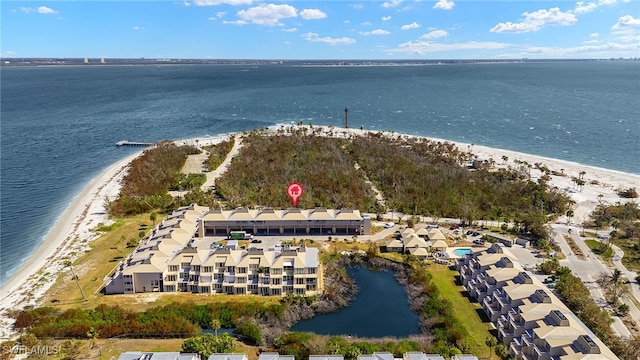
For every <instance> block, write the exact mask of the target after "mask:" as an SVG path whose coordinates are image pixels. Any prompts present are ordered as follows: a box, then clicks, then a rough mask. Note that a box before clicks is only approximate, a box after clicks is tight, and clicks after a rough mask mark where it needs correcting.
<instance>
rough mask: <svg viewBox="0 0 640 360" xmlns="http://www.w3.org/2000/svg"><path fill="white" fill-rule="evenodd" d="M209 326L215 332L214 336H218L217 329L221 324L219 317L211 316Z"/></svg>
mask: <svg viewBox="0 0 640 360" xmlns="http://www.w3.org/2000/svg"><path fill="white" fill-rule="evenodd" d="M209 326H210V327H211V329H213V331H214V332H215V333H216V336H218V329H220V327H221V326H222V324H221V323H220V319H218V318H211V321H210V322H209Z"/></svg>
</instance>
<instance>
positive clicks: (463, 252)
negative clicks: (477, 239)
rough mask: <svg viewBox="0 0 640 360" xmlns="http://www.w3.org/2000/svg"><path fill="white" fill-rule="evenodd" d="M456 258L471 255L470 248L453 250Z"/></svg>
mask: <svg viewBox="0 0 640 360" xmlns="http://www.w3.org/2000/svg"><path fill="white" fill-rule="evenodd" d="M453 253H454V254H455V255H456V256H459V257H463V256H465V255H467V254H471V248H457V249H454V250H453Z"/></svg>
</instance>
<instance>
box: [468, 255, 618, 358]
mask: <svg viewBox="0 0 640 360" xmlns="http://www.w3.org/2000/svg"><path fill="white" fill-rule="evenodd" d="M457 268H458V271H459V272H460V276H461V279H462V283H463V285H464V286H465V288H466V289H467V291H468V293H469V295H470V297H472V298H473V299H475V300H477V301H478V302H479V303H480V304H481V305H482V308H483V309H484V312H485V313H486V314H487V316H488V317H489V318H490V319H491V322H492V323H493V324H494V325H495V326H496V328H497V329H498V337H499V339H500V340H501V341H502V342H503V343H504V344H505V345H506V346H507V347H508V348H509V352H510V354H511V356H512V357H513V358H515V359H518V360H520V359H522V360H540V359H558V360H569V359H571V360H574V359H576V360H577V359H617V357H616V356H615V354H613V352H611V350H610V349H609V348H608V347H607V346H606V345H605V344H604V343H603V342H602V341H601V340H600V339H598V338H597V337H596V336H595V335H594V334H593V332H592V331H591V330H589V328H587V327H586V325H584V323H582V321H580V320H579V319H578V317H577V316H576V315H575V314H574V313H573V312H571V311H570V310H569V309H568V308H567V307H566V306H565V305H564V304H563V303H562V302H561V301H560V300H559V299H558V298H557V297H556V296H555V295H554V294H553V293H552V292H551V291H550V290H549V289H548V288H547V287H546V286H545V285H544V284H543V283H542V282H541V281H540V280H538V279H537V278H536V277H535V276H531V274H530V273H528V272H526V271H524V269H523V268H522V266H521V265H520V264H519V263H518V261H517V259H516V258H515V256H514V255H513V254H512V253H511V252H510V251H509V250H508V249H507V248H506V247H505V246H504V245H503V244H500V243H497V244H493V245H492V246H491V248H489V249H488V250H486V251H478V252H474V253H471V254H469V255H467V256H465V257H463V258H462V259H460V260H458V263H457Z"/></svg>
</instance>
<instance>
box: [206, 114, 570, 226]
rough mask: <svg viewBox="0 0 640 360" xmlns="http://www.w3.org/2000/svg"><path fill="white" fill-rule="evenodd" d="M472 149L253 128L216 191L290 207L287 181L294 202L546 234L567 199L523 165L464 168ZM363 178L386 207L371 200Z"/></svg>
mask: <svg viewBox="0 0 640 360" xmlns="http://www.w3.org/2000/svg"><path fill="white" fill-rule="evenodd" d="M472 157H473V156H472V154H470V153H467V152H463V151H460V150H459V149H457V148H456V147H455V146H454V145H453V144H451V143H447V142H445V143H441V142H435V141H430V140H428V139H420V138H410V137H403V136H396V137H393V136H389V135H384V134H382V133H368V134H367V135H363V136H355V135H354V136H351V137H350V138H347V139H344V138H336V137H333V138H332V137H326V136H325V135H322V134H321V131H320V130H319V129H318V128H313V127H311V128H306V127H303V128H295V127H292V128H281V129H280V130H279V132H278V133H277V134H273V135H263V134H261V133H259V132H257V131H254V132H252V133H250V134H249V135H247V136H246V138H245V145H244V147H243V148H242V150H241V152H240V156H239V157H238V158H236V159H235V160H234V161H233V163H232V165H231V167H230V168H229V170H228V171H227V172H226V173H225V174H224V175H223V178H222V179H220V180H219V181H218V188H217V191H218V193H219V195H220V196H221V197H222V198H223V199H224V200H226V202H227V204H228V205H229V206H230V207H236V206H256V205H263V206H270V207H276V208H286V207H289V206H290V205H289V204H290V202H289V200H288V199H287V197H286V194H285V188H286V186H287V184H288V183H289V182H290V181H298V182H300V183H302V184H303V186H304V187H305V194H304V196H303V197H302V198H301V199H300V203H299V206H300V207H302V208H312V207H315V206H325V207H354V208H358V209H360V210H362V211H368V212H371V211H375V212H386V211H387V210H388V209H394V210H396V211H400V212H403V213H406V214H411V213H415V214H422V215H430V216H434V217H452V218H461V219H464V220H465V221H467V222H469V223H470V222H473V221H475V220H479V219H493V220H507V221H513V222H514V223H516V224H517V226H516V229H518V230H519V231H520V232H524V233H531V234H533V235H537V236H539V237H546V236H547V229H546V227H545V224H546V223H547V222H548V216H552V215H554V214H564V212H565V211H566V209H567V208H568V205H569V197H568V196H566V194H564V193H562V192H561V191H559V190H558V189H554V188H551V187H549V186H548V184H547V182H546V181H545V180H544V179H541V180H539V181H538V182H534V181H531V180H530V179H529V177H528V172H527V171H525V170H513V169H509V170H505V169H501V170H499V171H490V170H488V169H486V168H482V169H479V170H477V171H470V170H469V169H467V167H466V164H467V163H468V162H469V160H470V159H471V158H472ZM364 178H368V179H370V180H371V181H372V182H373V183H374V184H375V185H376V186H377V187H378V189H380V190H381V191H382V194H383V196H384V197H385V200H386V204H387V207H388V209H383V208H382V207H381V206H380V205H379V204H377V203H376V201H375V197H374V195H373V193H372V190H371V188H370V187H369V186H368V185H367V184H366V182H365V181H364Z"/></svg>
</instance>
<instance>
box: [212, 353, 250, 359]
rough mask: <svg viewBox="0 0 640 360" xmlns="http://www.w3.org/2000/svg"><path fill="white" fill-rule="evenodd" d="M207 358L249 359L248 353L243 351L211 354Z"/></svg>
mask: <svg viewBox="0 0 640 360" xmlns="http://www.w3.org/2000/svg"><path fill="white" fill-rule="evenodd" d="M207 360H247V355H246V354H242V353H232V354H211V355H210V356H209V359H207Z"/></svg>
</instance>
